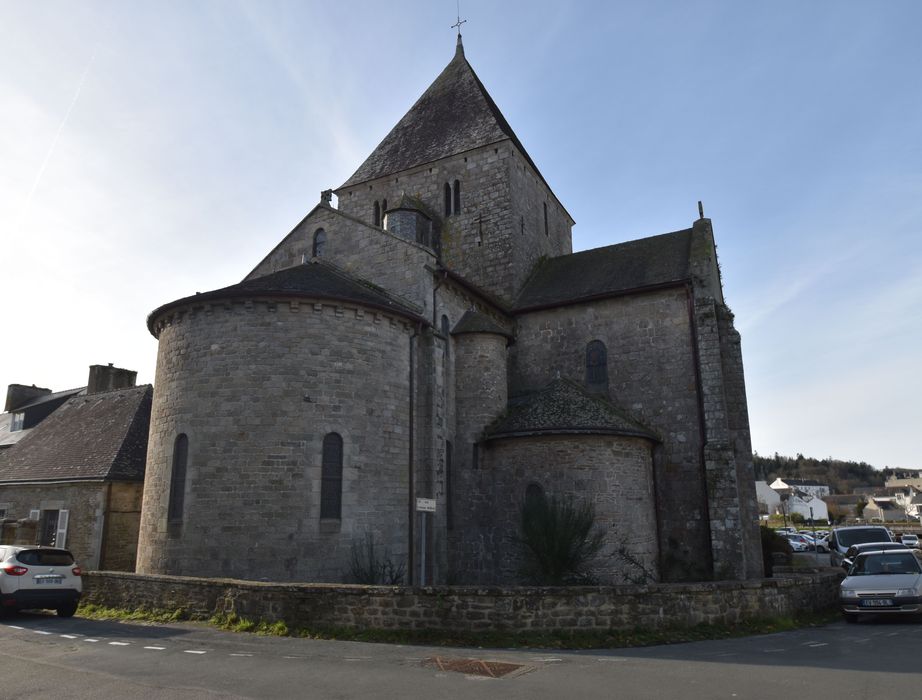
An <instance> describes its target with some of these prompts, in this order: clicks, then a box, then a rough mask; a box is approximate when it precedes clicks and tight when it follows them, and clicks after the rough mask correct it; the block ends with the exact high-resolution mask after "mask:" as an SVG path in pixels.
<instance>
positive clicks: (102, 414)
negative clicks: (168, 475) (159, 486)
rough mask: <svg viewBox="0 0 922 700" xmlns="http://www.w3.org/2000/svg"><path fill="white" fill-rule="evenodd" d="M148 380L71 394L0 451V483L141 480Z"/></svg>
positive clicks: (148, 403)
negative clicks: (120, 387)
mask: <svg viewBox="0 0 922 700" xmlns="http://www.w3.org/2000/svg"><path fill="white" fill-rule="evenodd" d="M152 395H153V389H152V387H151V386H150V385H145V386H139V387H132V388H130V389H119V390H116V391H106V392H101V393H98V394H90V395H88V396H75V397H73V398H71V399H69V400H68V401H67V402H66V403H65V404H64V405H63V406H61V407H60V408H59V409H57V410H56V411H55V412H54V413H52V414H51V415H50V416H48V418H46V419H45V420H44V421H42V422H41V423H40V424H39V425H37V426H36V427H35V428H33V429H32V431H31V432H30V433H29V434H28V435H27V436H26V437H24V438H23V439H22V440H20V441H19V442H18V443H17V444H15V445H14V446H12V447H10V448H9V449H7V450H4V451H3V452H0V483H11V482H13V483H15V482H20V481H27V482H31V481H99V480H105V481H141V480H143V478H144V461H145V459H146V457H147V432H148V427H149V425H150V406H151V397H152Z"/></svg>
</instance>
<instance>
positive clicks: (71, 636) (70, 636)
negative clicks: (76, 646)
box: [61, 634, 77, 639]
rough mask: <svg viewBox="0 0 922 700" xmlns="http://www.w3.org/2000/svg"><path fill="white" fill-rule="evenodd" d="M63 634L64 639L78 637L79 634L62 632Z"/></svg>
mask: <svg viewBox="0 0 922 700" xmlns="http://www.w3.org/2000/svg"><path fill="white" fill-rule="evenodd" d="M61 636H62V637H63V638H64V639H76V638H77V635H76V634H62V635H61Z"/></svg>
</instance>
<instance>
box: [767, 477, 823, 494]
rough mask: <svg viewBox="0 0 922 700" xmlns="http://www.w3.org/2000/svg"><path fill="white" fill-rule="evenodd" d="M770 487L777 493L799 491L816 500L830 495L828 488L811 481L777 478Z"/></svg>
mask: <svg viewBox="0 0 922 700" xmlns="http://www.w3.org/2000/svg"><path fill="white" fill-rule="evenodd" d="M771 487H772V488H773V489H774V490H775V491H779V492H786V493H793V492H794V491H800V492H802V493H808V494H810V495H811V496H816V497H818V498H822V497H823V496H828V495H829V494H830V493H832V492H831V491H830V489H829V486H827V485H826V484H821V483H820V482H819V481H814V480H813V479H783V478H781V477H778V478H777V479H775V480H774V481H773V482H772V483H771Z"/></svg>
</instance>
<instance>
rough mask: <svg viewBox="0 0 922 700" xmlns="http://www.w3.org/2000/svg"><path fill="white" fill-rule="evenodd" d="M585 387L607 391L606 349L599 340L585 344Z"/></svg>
mask: <svg viewBox="0 0 922 700" xmlns="http://www.w3.org/2000/svg"><path fill="white" fill-rule="evenodd" d="M586 388H587V389H589V390H590V391H597V392H600V393H607V392H608V351H607V350H606V349H605V343H603V342H602V341H601V340H593V341H592V342H591V343H589V344H588V345H587V346H586Z"/></svg>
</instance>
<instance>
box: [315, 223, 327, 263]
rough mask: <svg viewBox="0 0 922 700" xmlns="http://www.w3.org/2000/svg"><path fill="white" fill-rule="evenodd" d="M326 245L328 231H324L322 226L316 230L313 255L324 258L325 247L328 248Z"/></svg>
mask: <svg viewBox="0 0 922 700" xmlns="http://www.w3.org/2000/svg"><path fill="white" fill-rule="evenodd" d="M326 245H327V232H326V231H324V230H323V229H322V228H318V229H317V230H316V231H315V232H314V246H313V249H312V253H313V257H315V258H322V257H323V249H324V248H326Z"/></svg>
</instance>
